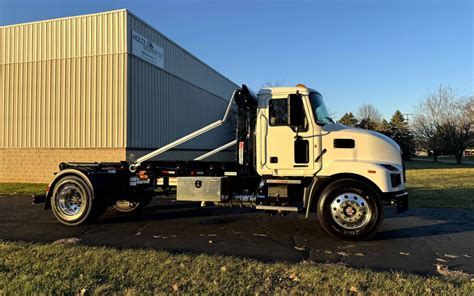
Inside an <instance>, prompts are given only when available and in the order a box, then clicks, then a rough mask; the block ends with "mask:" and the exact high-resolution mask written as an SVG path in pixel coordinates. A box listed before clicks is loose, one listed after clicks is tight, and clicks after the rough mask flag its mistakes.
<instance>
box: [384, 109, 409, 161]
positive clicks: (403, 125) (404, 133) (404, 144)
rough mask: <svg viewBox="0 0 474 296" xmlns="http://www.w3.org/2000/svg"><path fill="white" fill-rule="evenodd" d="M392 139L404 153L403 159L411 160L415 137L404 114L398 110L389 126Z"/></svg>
mask: <svg viewBox="0 0 474 296" xmlns="http://www.w3.org/2000/svg"><path fill="white" fill-rule="evenodd" d="M388 128H389V135H390V137H391V138H392V139H393V140H394V141H395V142H397V144H398V145H399V146H400V148H401V149H402V152H403V158H404V159H409V158H410V155H411V150H412V149H413V148H414V146H413V143H412V142H413V136H412V134H411V132H410V128H409V126H408V123H407V122H406V120H405V118H404V117H403V115H402V113H401V112H400V111H399V110H397V111H395V113H394V114H393V116H392V118H391V119H390V123H389V124H388Z"/></svg>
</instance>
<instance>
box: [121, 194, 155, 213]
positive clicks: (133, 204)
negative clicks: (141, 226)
mask: <svg viewBox="0 0 474 296" xmlns="http://www.w3.org/2000/svg"><path fill="white" fill-rule="evenodd" d="M152 199H153V196H151V195H148V196H144V197H141V198H138V199H136V200H134V201H130V200H126V199H121V200H118V201H117V202H116V203H115V204H114V205H113V208H114V209H115V210H117V211H119V212H122V213H132V212H138V211H140V210H141V209H143V208H144V207H146V206H147V205H148V204H149V203H150V202H151V200H152Z"/></svg>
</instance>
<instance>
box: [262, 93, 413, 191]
mask: <svg viewBox="0 0 474 296" xmlns="http://www.w3.org/2000/svg"><path fill="white" fill-rule="evenodd" d="M256 149H257V152H256V167H257V172H258V173H259V174H260V175H262V176H265V175H270V176H274V177H315V176H316V177H331V176H334V175H338V174H345V175H348V174H353V175H356V176H358V177H359V178H365V179H367V180H370V181H371V182H373V183H374V184H376V185H377V187H378V188H379V189H380V190H381V191H382V192H398V191H401V190H404V189H405V187H404V182H403V179H404V171H403V162H402V157H401V149H400V147H399V146H398V145H397V143H395V141H393V140H392V139H390V138H389V137H387V136H385V135H382V134H380V133H377V132H373V131H369V130H364V129H359V128H352V127H347V126H344V125H342V124H338V123H335V122H334V121H333V120H332V119H331V118H330V116H329V114H328V111H327V108H326V106H325V104H324V101H323V98H322V96H321V94H320V93H318V92H317V91H316V90H313V89H310V88H307V87H306V86H304V85H302V84H299V85H297V86H296V87H275V88H264V89H262V90H260V92H259V93H258V110H257V127H256Z"/></svg>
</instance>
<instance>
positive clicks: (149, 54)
mask: <svg viewBox="0 0 474 296" xmlns="http://www.w3.org/2000/svg"><path fill="white" fill-rule="evenodd" d="M132 53H133V54H134V55H136V56H137V57H139V58H141V59H143V60H145V61H147V62H149V63H151V64H153V65H155V66H158V67H160V68H164V66H165V52H164V50H163V48H162V47H159V46H158V45H157V44H156V43H153V42H151V41H150V40H148V39H147V38H145V37H143V36H141V35H140V34H138V33H136V32H135V31H132Z"/></svg>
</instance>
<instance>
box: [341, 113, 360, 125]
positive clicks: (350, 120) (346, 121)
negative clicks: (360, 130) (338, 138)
mask: <svg viewBox="0 0 474 296" xmlns="http://www.w3.org/2000/svg"><path fill="white" fill-rule="evenodd" d="M338 122H339V123H340V124H343V125H346V126H352V127H357V125H358V124H359V121H358V120H357V118H356V117H355V116H354V114H352V112H349V113H346V114H344V116H342V117H341V119H339V120H338Z"/></svg>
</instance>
